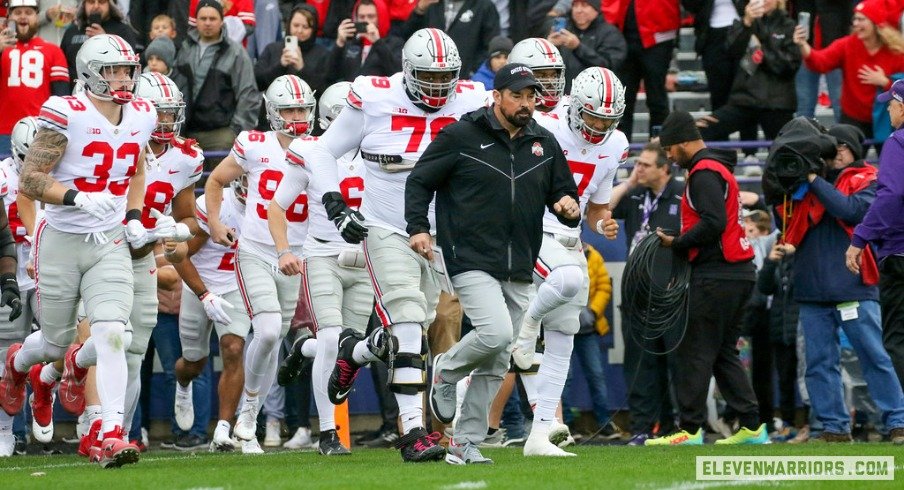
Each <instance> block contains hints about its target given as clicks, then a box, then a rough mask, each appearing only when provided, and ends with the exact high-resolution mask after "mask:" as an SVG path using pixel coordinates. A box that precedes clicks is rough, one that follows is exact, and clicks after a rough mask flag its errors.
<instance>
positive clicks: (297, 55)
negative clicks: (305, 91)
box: [254, 4, 330, 94]
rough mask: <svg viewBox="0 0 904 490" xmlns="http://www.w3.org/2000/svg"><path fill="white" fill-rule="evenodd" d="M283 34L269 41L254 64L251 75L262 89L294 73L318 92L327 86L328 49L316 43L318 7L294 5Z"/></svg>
mask: <svg viewBox="0 0 904 490" xmlns="http://www.w3.org/2000/svg"><path fill="white" fill-rule="evenodd" d="M285 24H286V25H285V32H286V38H285V39H283V40H279V41H276V42H274V43H271V44H270V45H268V46H267V47H266V48H264V52H263V53H261V55H260V57H259V58H258V59H257V63H256V64H255V65H254V79H255V80H256V81H257V88H258V89H259V90H261V91H263V90H266V89H267V87H269V86H270V84H271V83H273V80H276V79H277V78H278V77H280V76H282V75H296V76H298V77H301V79H302V80H304V81H305V82H308V85H310V86H311V89H313V90H314V92H316V93H318V94H319V93H321V92H323V91H324V90H326V87H327V63H328V60H329V56H330V53H329V51H328V50H327V49H326V48H324V47H323V46H318V45H317V43H316V37H315V34H316V33H317V27H318V25H319V24H318V19H317V9H315V8H314V7H313V6H311V5H307V4H301V5H296V6H295V7H294V8H293V9H292V11H291V12H290V13H289V16H288V17H286V22H285Z"/></svg>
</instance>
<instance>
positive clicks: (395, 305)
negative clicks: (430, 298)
mask: <svg viewBox="0 0 904 490" xmlns="http://www.w3.org/2000/svg"><path fill="white" fill-rule="evenodd" d="M379 301H380V303H381V304H382V305H383V307H384V308H385V309H386V310H388V312H389V315H390V321H392V322H396V323H398V322H410V323H420V324H423V323H424V322H426V321H427V299H426V298H424V293H422V292H421V291H420V290H419V289H399V290H396V291H389V292H386V293H384V294H383V295H382V296H381V297H380V298H379Z"/></svg>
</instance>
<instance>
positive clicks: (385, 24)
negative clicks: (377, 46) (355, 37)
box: [352, 0, 390, 46]
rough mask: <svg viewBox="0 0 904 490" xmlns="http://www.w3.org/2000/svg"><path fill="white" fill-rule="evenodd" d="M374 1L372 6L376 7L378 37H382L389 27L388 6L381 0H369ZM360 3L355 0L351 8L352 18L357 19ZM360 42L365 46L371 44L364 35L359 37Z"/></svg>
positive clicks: (386, 33) (387, 33)
mask: <svg viewBox="0 0 904 490" xmlns="http://www.w3.org/2000/svg"><path fill="white" fill-rule="evenodd" d="M371 1H372V2H373V3H374V6H375V7H377V31H379V32H380V39H383V38H384V37H386V36H387V35H389V28H390V19H389V7H387V6H386V2H384V1H383V0H371ZM359 5H361V0H358V1H356V2H355V6H354V8H352V20H353V21H355V22H357V21H358V6H359ZM361 43H362V44H364V45H365V46H368V45H370V44H373V43H371V42H370V40H369V39H367V38H366V37H362V38H361Z"/></svg>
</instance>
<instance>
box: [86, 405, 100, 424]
mask: <svg viewBox="0 0 904 490" xmlns="http://www.w3.org/2000/svg"><path fill="white" fill-rule="evenodd" d="M101 415H102V412H101V409H100V405H88V406H86V407H85V416H86V417H88V426H89V427H90V426H91V424H93V423H94V421H95V420H97V419H99V418H100V417H101Z"/></svg>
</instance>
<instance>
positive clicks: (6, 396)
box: [0, 343, 28, 415]
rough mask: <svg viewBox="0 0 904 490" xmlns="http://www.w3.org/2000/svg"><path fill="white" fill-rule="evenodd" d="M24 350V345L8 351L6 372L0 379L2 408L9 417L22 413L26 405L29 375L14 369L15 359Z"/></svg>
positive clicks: (16, 345)
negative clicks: (26, 386)
mask: <svg viewBox="0 0 904 490" xmlns="http://www.w3.org/2000/svg"><path fill="white" fill-rule="evenodd" d="M21 348H22V344H21V343H19V344H13V345H11V346H10V348H9V350H7V351H6V370H5V371H4V372H3V377H2V378H0V408H3V411H4V412H6V413H7V414H9V415H16V414H17V413H19V412H20V411H22V405H24V404H25V380H26V379H27V378H28V373H20V372H18V371H16V369H15V368H14V367H13V359H15V358H16V353H17V352H19V350H20V349H21Z"/></svg>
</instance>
